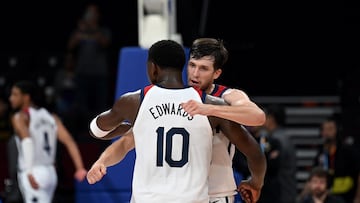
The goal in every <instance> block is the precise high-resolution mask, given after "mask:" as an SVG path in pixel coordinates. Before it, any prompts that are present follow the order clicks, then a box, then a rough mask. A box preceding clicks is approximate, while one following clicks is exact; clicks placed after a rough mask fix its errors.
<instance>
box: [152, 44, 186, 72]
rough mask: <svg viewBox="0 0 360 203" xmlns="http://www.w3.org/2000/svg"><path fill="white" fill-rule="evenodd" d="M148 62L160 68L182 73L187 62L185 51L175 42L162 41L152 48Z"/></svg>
mask: <svg viewBox="0 0 360 203" xmlns="http://www.w3.org/2000/svg"><path fill="white" fill-rule="evenodd" d="M148 61H152V62H153V63H155V64H156V65H158V66H159V67H160V68H176V69H179V70H181V71H182V69H183V68H184V66H185V61H186V57H185V51H184V48H183V47H182V46H181V45H180V44H179V43H177V42H175V41H173V40H160V41H158V42H155V43H154V44H153V45H152V46H151V47H150V49H149V53H148Z"/></svg>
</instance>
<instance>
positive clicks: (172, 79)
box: [156, 75, 184, 88]
mask: <svg viewBox="0 0 360 203" xmlns="http://www.w3.org/2000/svg"><path fill="white" fill-rule="evenodd" d="M156 84H157V85H159V86H161V87H165V88H183V87H184V82H183V80H182V77H181V76H180V77H178V76H170V75H165V76H163V77H161V78H160V79H159V80H158V82H157V83H156Z"/></svg>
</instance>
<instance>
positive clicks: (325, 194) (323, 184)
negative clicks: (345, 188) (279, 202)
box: [298, 167, 345, 203]
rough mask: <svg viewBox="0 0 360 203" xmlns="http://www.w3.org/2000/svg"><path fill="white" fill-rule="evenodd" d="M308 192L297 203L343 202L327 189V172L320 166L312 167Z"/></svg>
mask: <svg viewBox="0 0 360 203" xmlns="http://www.w3.org/2000/svg"><path fill="white" fill-rule="evenodd" d="M307 185H308V188H309V193H308V194H307V195H306V196H304V197H303V198H302V199H300V200H299V201H298V202H299V203H345V202H344V200H343V199H342V198H341V197H337V196H335V195H332V194H331V193H330V192H329V191H328V172H327V170H325V169H323V168H322V167H315V168H313V169H312V171H311V173H310V176H309V179H308V182H307Z"/></svg>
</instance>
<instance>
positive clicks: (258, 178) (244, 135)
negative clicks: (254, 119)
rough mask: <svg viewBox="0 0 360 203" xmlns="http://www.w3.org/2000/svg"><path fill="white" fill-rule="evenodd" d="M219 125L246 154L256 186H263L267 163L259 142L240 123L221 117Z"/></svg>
mask: <svg viewBox="0 0 360 203" xmlns="http://www.w3.org/2000/svg"><path fill="white" fill-rule="evenodd" d="M219 120H220V119H219ZM219 127H220V129H221V131H222V132H223V133H224V134H225V136H227V137H228V139H229V140H230V142H231V143H233V144H234V145H235V146H236V148H238V149H239V150H240V151H241V152H242V153H243V154H244V155H245V156H246V160H247V163H248V168H249V171H250V174H251V178H252V182H253V183H254V187H256V188H258V189H260V188H262V186H263V183H264V177H265V172H266V167H267V165H266V158H265V154H264V153H263V152H262V150H261V148H260V145H259V143H258V142H257V141H256V140H255V138H254V137H253V136H252V135H251V134H250V133H249V131H248V130H247V129H246V128H245V127H244V126H242V125H240V124H237V123H235V122H232V121H229V120H224V119H221V120H220V121H219Z"/></svg>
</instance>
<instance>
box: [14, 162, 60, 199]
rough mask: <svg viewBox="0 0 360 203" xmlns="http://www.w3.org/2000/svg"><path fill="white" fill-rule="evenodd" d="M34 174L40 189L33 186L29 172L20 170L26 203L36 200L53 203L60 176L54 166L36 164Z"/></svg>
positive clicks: (21, 186) (20, 179) (21, 189)
mask: <svg viewBox="0 0 360 203" xmlns="http://www.w3.org/2000/svg"><path fill="white" fill-rule="evenodd" d="M32 175H33V176H34V178H35V180H36V182H37V183H38V184H39V189H37V190H35V189H33V188H32V187H31V185H30V182H29V179H28V176H27V173H26V172H18V179H19V180H18V181H19V188H20V191H21V194H22V196H23V199H24V203H32V202H34V200H35V199H37V201H36V202H41V203H51V202H52V199H53V196H54V192H55V189H56V186H57V181H58V177H57V174H56V170H55V167H54V166H52V165H51V166H35V167H33V168H32Z"/></svg>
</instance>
